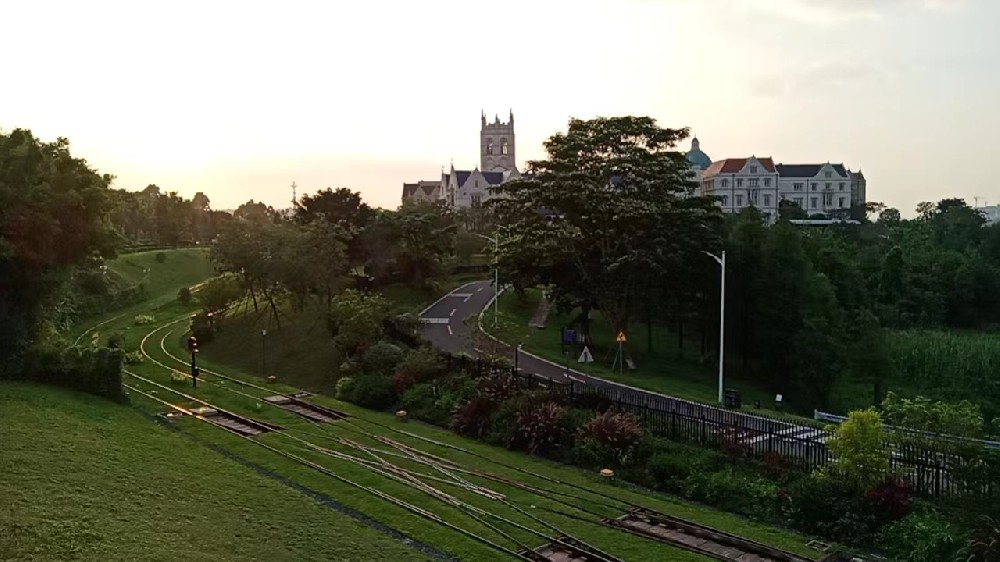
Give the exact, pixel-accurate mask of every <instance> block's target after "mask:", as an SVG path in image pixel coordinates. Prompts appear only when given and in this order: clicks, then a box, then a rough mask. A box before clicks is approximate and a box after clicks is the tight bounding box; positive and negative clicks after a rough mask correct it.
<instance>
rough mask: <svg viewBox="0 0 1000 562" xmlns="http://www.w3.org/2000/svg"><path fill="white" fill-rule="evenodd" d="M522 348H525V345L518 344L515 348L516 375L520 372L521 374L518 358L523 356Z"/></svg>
mask: <svg viewBox="0 0 1000 562" xmlns="http://www.w3.org/2000/svg"><path fill="white" fill-rule="evenodd" d="M522 347H524V344H523V343H519V344H517V347H515V348H514V374H515V375H516V374H518V372H519V371H518V368H517V358H518V356H519V355H521V348H522Z"/></svg>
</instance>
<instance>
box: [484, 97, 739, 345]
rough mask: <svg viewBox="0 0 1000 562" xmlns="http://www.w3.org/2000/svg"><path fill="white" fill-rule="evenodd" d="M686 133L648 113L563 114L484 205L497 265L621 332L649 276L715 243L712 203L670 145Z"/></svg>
mask: <svg viewBox="0 0 1000 562" xmlns="http://www.w3.org/2000/svg"><path fill="white" fill-rule="evenodd" d="M687 135H688V131H687V130H686V129H664V128H660V127H659V126H657V125H656V122H655V120H653V119H651V118H648V117H616V118H597V119H592V120H589V121H583V120H579V119H572V120H570V122H569V128H568V130H567V132H566V133H557V134H555V135H553V136H552V137H551V138H549V140H548V141H546V142H545V149H546V153H547V158H546V159H545V160H538V161H532V162H529V165H528V168H529V172H530V174H529V176H528V177H526V178H522V179H518V180H514V181H511V182H508V183H505V184H502V185H500V186H498V187H497V188H495V191H496V194H497V197H494V198H492V199H491V200H490V202H489V203H488V205H490V206H491V207H492V208H493V209H495V210H496V212H497V216H498V219H499V220H498V222H499V223H500V224H505V225H508V228H507V229H506V232H504V233H502V235H501V240H502V245H501V247H500V255H499V258H500V262H501V265H500V267H501V269H502V270H503V271H508V272H515V274H516V275H518V276H519V277H520V279H519V282H520V283H525V282H528V281H529V280H530V281H538V282H542V283H545V284H551V285H554V286H555V287H556V289H557V290H558V291H560V292H562V293H564V294H567V295H572V296H573V297H574V298H575V299H576V300H577V301H579V302H581V303H583V304H584V305H587V304H591V303H592V304H593V305H595V306H596V307H597V308H599V309H600V311H601V312H602V314H603V315H604V317H605V318H606V319H607V320H608V321H609V322H610V323H611V325H612V327H613V329H614V330H615V331H628V329H629V322H630V315H631V313H632V311H634V310H635V308H636V304H637V303H643V302H649V301H648V297H649V295H648V294H647V293H646V292H645V291H644V287H647V286H648V285H649V283H648V281H649V279H651V278H656V277H658V276H662V275H664V274H665V273H666V272H668V271H671V270H683V269H685V268H686V267H687V265H686V264H689V263H691V260H694V259H703V258H704V257H703V256H701V254H700V252H701V251H702V250H717V249H718V248H719V246H720V240H719V233H718V226H719V225H720V222H721V215H720V212H719V210H718V207H717V206H716V205H715V203H714V201H713V200H712V199H710V198H705V197H699V196H697V195H695V194H694V188H695V187H696V186H695V184H694V183H693V182H692V181H691V172H690V168H689V166H688V163H687V161H686V160H685V159H684V157H683V156H682V155H681V154H680V153H679V152H677V151H676V149H675V147H676V145H677V143H678V142H679V141H681V140H683V139H684V138H686V137H687ZM553 215H557V216H558V218H555V219H553V218H552V217H553ZM695 256H699V258H695Z"/></svg>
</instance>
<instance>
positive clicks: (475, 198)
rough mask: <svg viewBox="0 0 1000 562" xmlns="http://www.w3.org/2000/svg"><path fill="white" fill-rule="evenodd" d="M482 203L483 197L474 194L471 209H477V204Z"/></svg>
mask: <svg viewBox="0 0 1000 562" xmlns="http://www.w3.org/2000/svg"><path fill="white" fill-rule="evenodd" d="M482 201H483V196H482V195H480V194H478V193H476V194H475V195H473V196H472V206H473V207H478V206H479V204H480V203H482Z"/></svg>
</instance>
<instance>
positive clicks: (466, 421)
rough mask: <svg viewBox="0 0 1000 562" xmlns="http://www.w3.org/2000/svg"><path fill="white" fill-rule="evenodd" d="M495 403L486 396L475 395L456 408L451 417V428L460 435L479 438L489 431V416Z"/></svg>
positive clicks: (495, 406) (494, 409)
mask: <svg viewBox="0 0 1000 562" xmlns="http://www.w3.org/2000/svg"><path fill="white" fill-rule="evenodd" d="M496 410H497V403H496V402H495V401H494V400H493V399H492V398H490V397H488V396H476V397H474V398H473V399H472V400H469V401H468V402H466V403H465V404H464V405H463V406H461V407H460V408H458V410H457V411H456V412H455V415H454V416H452V418H451V428H452V429H454V430H455V431H456V432H457V433H459V434H460V435H465V436H466V437H474V438H477V439H481V438H483V437H485V436H486V435H487V434H488V433H489V431H490V416H492V415H493V412H495V411H496Z"/></svg>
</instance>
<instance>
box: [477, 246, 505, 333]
mask: <svg viewBox="0 0 1000 562" xmlns="http://www.w3.org/2000/svg"><path fill="white" fill-rule="evenodd" d="M477 236H479V237H480V238H485V239H487V240H490V241H492V242H493V264H494V270H493V327H494V328H496V327H497V323H498V322H499V318H500V234H499V233H497V234H494V235H493V237H492V238H491V237H489V236H486V235H485V234H477Z"/></svg>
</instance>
